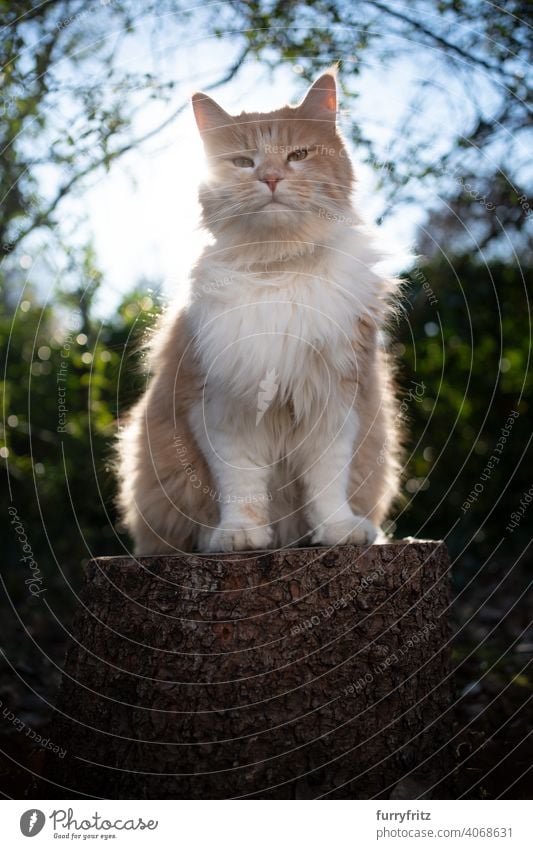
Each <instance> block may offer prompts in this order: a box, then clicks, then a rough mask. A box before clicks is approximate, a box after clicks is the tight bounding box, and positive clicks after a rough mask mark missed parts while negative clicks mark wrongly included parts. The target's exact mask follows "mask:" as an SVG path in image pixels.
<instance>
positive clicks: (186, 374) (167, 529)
mask: <svg viewBox="0 0 533 849" xmlns="http://www.w3.org/2000/svg"><path fill="white" fill-rule="evenodd" d="M193 108H194V114H195V117H196V122H197V124H198V128H199V130H200V134H201V137H202V140H203V143H204V146H205V150H206V154H207V157H208V162H209V167H210V173H209V177H208V178H207V180H206V182H205V183H204V184H203V185H202V186H201V188H200V201H201V205H202V209H203V224H204V226H205V227H206V228H207V229H208V230H209V231H210V232H211V234H212V236H213V237H214V238H213V243H212V244H211V245H210V246H209V247H208V248H206V250H205V251H204V253H203V255H202V256H201V258H200V260H199V261H198V263H197V265H196V267H195V268H194V269H193V271H192V274H191V292H190V298H189V303H188V305H187V306H186V307H185V308H184V309H183V308H182V309H181V310H172V309H170V310H169V311H168V312H167V313H166V315H165V316H164V318H163V320H162V321H161V323H160V325H159V327H158V328H157V330H156V332H155V335H154V338H153V341H152V343H151V346H150V357H149V366H150V373H151V378H150V383H149V386H148V389H147V391H146V393H145V395H144V396H143V397H142V398H141V400H140V401H139V403H138V404H137V405H136V406H135V407H134V408H133V410H132V411H131V412H130V414H129V416H128V419H127V422H126V424H125V427H124V428H123V429H122V430H121V432H120V436H119V457H120V459H119V466H120V468H119V473H120V495H119V503H120V509H121V513H122V516H123V520H124V522H125V524H126V525H127V527H128V529H129V530H130V532H131V534H132V536H133V539H134V541H135V549H136V552H137V553H139V554H154V553H160V552H172V551H182V550H183V551H191V550H200V551H232V550H236V549H261V548H268V547H272V546H276V545H298V544H303V543H304V542H306V541H309V540H310V541H311V543H312V544H318V545H335V544H337V543H370V542H373V541H374V540H375V539H376V536H377V534H378V530H379V526H380V524H381V522H382V521H383V519H384V518H385V516H386V514H387V511H388V510H389V508H390V504H391V501H392V499H393V498H394V497H395V495H396V493H397V487H398V469H399V466H398V459H397V454H398V446H397V435H396V434H397V430H396V428H395V426H394V421H393V418H394V409H393V407H394V402H393V394H392V389H391V380H390V375H389V367H388V365H387V362H386V355H385V352H384V350H383V348H382V342H381V336H382V334H381V331H382V328H383V326H384V324H385V323H386V321H387V319H388V317H389V315H390V311H391V307H390V305H389V300H388V298H389V296H390V294H391V293H392V290H393V289H394V288H395V285H396V284H395V281H391V280H389V279H385V278H384V277H382V276H380V275H379V274H378V273H376V271H375V268H374V267H375V265H376V263H377V262H378V261H379V260H380V259H381V258H382V257H381V255H380V253H379V252H378V251H376V249H375V247H374V246H373V243H372V240H371V237H370V235H369V234H368V232H367V231H366V230H365V228H363V227H362V225H361V222H360V219H359V218H358V216H357V214H356V213H355V212H354V209H353V207H352V201H351V195H352V188H353V181H354V175H353V170H352V165H351V163H350V160H349V157H348V154H347V150H346V147H345V145H344V142H343V140H342V138H341V136H340V134H339V132H338V130H337V128H336V111H337V98H336V80H335V72H334V71H329V72H327V73H326V74H324V75H323V76H321V77H320V78H319V79H318V80H317V81H316V82H315V83H314V85H313V86H312V87H311V88H310V89H309V91H308V93H307V95H306V97H305V98H304V100H303V101H302V102H301V103H300V104H299V105H298V106H295V107H292V106H285V107H283V108H282V109H279V110H276V111H274V112H269V113H244V112H243V113H242V114H241V115H238V116H236V117H235V116H230V115H228V114H227V113H226V112H225V111H224V110H223V109H222V108H221V107H220V106H218V105H217V104H216V103H215V102H214V101H213V100H212V99H211V98H209V97H207V96H206V95H204V94H201V93H199V94H195V95H194V96H193Z"/></svg>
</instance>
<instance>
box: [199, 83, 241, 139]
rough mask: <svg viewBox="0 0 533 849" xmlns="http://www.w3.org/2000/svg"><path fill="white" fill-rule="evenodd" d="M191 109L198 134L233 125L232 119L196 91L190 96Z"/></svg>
mask: <svg viewBox="0 0 533 849" xmlns="http://www.w3.org/2000/svg"><path fill="white" fill-rule="evenodd" d="M192 108H193V110H194V117H195V118H196V124H197V126H198V129H199V130H200V134H201V135H203V133H205V132H207V131H208V130H216V129H218V128H219V127H227V126H228V125H231V124H233V118H232V117H231V115H228V113H227V112H225V111H224V110H223V109H222V106H219V105H218V103H216V102H215V101H214V100H213V99H212V98H211V97H209V96H208V95H207V94H204V93H203V92H202V91H197V92H196V93H195V94H193V96H192Z"/></svg>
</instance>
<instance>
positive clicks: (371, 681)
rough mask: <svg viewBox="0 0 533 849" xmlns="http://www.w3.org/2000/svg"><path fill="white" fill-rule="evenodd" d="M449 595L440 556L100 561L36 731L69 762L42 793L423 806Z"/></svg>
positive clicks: (294, 553) (440, 750)
mask: <svg viewBox="0 0 533 849" xmlns="http://www.w3.org/2000/svg"><path fill="white" fill-rule="evenodd" d="M448 595H449V560H448V555H447V551H446V548H445V546H444V544H443V543H441V542H425V541H419V540H401V541H398V542H392V543H388V544H386V545H374V546H370V547H362V546H339V547H336V548H332V549H326V548H300V549H285V550H280V551H268V552H267V551H261V552H259V551H257V552H242V553H236V554H220V555H219V554H215V555H196V554H184V555H179V556H178V555H177V556H154V557H140V558H138V559H135V558H133V557H100V558H97V559H95V560H93V561H92V562H91V563H90V564H89V566H88V569H87V575H86V581H85V586H84V589H83V591H82V594H81V597H80V606H79V609H78V612H77V614H76V616H75V620H74V626H73V633H72V638H71V643H70V647H69V650H68V653H67V659H66V665H65V671H64V676H63V683H62V688H61V692H60V696H59V703H58V708H57V712H56V714H55V715H54V720H53V723H52V727H51V730H50V739H51V740H52V741H53V742H58V743H59V744H60V745H61V747H63V748H66V749H67V754H66V756H64V757H62V758H60V757H58V756H57V755H54V754H52V753H50V754H49V756H48V761H47V770H46V779H47V781H48V782H53V783H54V784H55V785H60V787H61V788H65V789H60V788H59V787H57V786H56V787H54V784H48V787H49V792H50V788H53V791H52V792H54V793H55V796H56V797H65V795H66V796H72V795H89V796H96V797H99V798H117V799H120V798H130V799H135V798H185V799H212V798H235V797H252V798H282V799H293V798H296V799H298V798H318V797H326V798H337V799H340V798H352V799H353V798H355V799H362V798H365V799H366V798H372V797H375V796H378V797H381V798H415V797H417V796H420V795H422V794H423V793H425V794H426V795H427V797H431V795H432V791H431V786H432V785H433V784H434V783H436V782H437V781H442V780H443V779H444V777H445V775H446V771H447V770H448V760H447V750H448V747H447V741H448V740H449V736H450V723H449V715H450V711H449V707H450V701H451V686H450V669H449V656H450V650H449V640H450V633H449V626H448V604H449V598H448ZM67 791H68V792H67ZM439 791H440V792H442V784H441V785H440V788H439Z"/></svg>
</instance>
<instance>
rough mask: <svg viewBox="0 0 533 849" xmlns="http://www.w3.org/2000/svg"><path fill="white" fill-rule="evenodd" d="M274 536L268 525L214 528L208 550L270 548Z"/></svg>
mask: <svg viewBox="0 0 533 849" xmlns="http://www.w3.org/2000/svg"><path fill="white" fill-rule="evenodd" d="M273 538H274V533H273V531H272V528H270V527H269V526H268V525H266V526H265V527H260V528H253V527H252V528H222V527H221V528H215V530H214V531H213V533H212V535H211V539H210V541H209V545H208V551H247V550H257V549H260V548H270V547H271V545H272V541H273Z"/></svg>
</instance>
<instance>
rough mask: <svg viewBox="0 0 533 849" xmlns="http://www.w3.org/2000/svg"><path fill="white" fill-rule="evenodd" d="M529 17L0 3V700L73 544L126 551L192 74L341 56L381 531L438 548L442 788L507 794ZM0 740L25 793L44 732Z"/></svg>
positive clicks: (526, 541) (68, 563) (250, 70)
mask: <svg viewBox="0 0 533 849" xmlns="http://www.w3.org/2000/svg"><path fill="white" fill-rule="evenodd" d="M532 25H533V8H532V6H531V3H530V2H528V0H523V2H520V1H519V0H508V2H506V3H505V4H503V5H501V6H496V5H494V4H492V3H489V2H485V0H442V2H438V0H435V2H433V0H414V1H413V2H389V0H360V2H358V3H356V4H355V3H353V2H348V0H346V2H344V0H323V2H322V0H321V1H320V2H306V3H301V2H297V0H296V2H291V3H287V2H275V0H270V2H262V0H260V2H252V0H247V1H246V2H244V1H243V2H240V1H239V0H237V2H222V3H209V2H208V3H203V4H200V5H198V7H194V6H191V5H190V4H187V3H182V2H180V0H159V2H140V0H131V2H129V0H124V1H123V0H93V2H86V1H85V0H84V1H83V2H74V0H69V1H68V2H67V0H45V2H26V0H19V2H17V3H12V2H9V1H8V0H0V29H1V38H0V40H1V44H0V55H1V62H0V148H1V155H0V156H1V158H0V192H1V199H2V200H1V204H2V206H1V216H0V250H1V262H0V339H1V348H2V357H3V377H2V379H3V390H4V391H3V398H4V402H3V403H4V406H3V417H2V423H1V427H2V434H1V437H2V441H1V443H0V444H1V446H2V447H1V448H0V456H1V457H2V460H3V463H4V464H5V486H4V487H3V488H2V495H1V498H2V506H1V510H0V521H1V522H2V524H3V530H2V582H3V598H2V626H3V627H2V637H1V648H2V654H1V657H0V664H1V669H0V702H1V704H0V713H1V712H2V709H3V708H2V706H5V705H9V706H10V710H12V711H14V712H15V714H16V715H17V716H19V717H21V718H22V721H23V722H25V723H26V724H27V725H28V726H30V727H32V728H35V729H40V728H45V727H46V723H47V722H48V720H49V716H50V711H51V709H52V706H53V703H54V696H55V692H56V688H57V683H58V680H59V679H58V676H59V668H60V665H61V662H62V657H63V652H64V646H65V643H66V639H67V635H68V633H69V627H70V622H71V618H72V614H73V612H74V610H75V608H76V605H77V604H78V601H77V594H78V591H79V588H80V586H81V582H82V578H83V568H84V564H86V563H87V561H88V559H89V558H90V557H91V556H94V555H103V554H109V555H111V554H120V553H124V552H127V551H128V550H129V545H130V542H129V540H128V538H127V535H126V534H125V533H124V529H123V528H121V526H120V524H119V523H118V520H117V516H116V513H115V510H114V506H113V496H114V481H113V476H112V474H111V471H110V468H109V464H110V454H111V445H112V441H113V436H114V434H115V432H116V427H117V421H118V420H119V417H120V416H121V415H123V414H124V412H125V410H126V409H127V408H128V407H129V406H130V404H131V403H132V402H133V401H134V400H135V399H136V397H137V396H138V394H139V392H140V391H142V388H143V384H144V380H145V378H144V376H143V373H142V368H140V366H142V362H141V360H142V356H141V354H140V353H139V343H140V341H141V340H142V339H143V336H144V334H145V332H146V329H147V328H148V327H149V326H150V325H151V324H152V323H153V321H154V318H155V316H156V314H157V313H158V311H159V310H161V309H162V308H164V305H165V303H167V302H168V300H169V299H173V298H180V297H184V295H185V292H186V279H187V273H188V269H189V268H190V265H191V263H192V262H193V261H194V258H195V256H197V255H198V253H199V251H200V250H201V248H202V245H203V244H204V236H203V235H202V233H201V232H200V231H199V230H198V228H197V216H198V206H197V200H196V186H197V183H198V181H199V180H200V179H201V176H202V170H203V167H204V166H203V155H202V149H201V146H200V142H199V139H198V137H197V133H196V129H195V127H194V124H193V119H192V115H191V110H190V108H189V96H190V94H191V93H192V92H193V91H194V90H196V89H202V90H204V91H209V92H210V93H211V94H212V95H213V96H214V97H215V98H217V99H218V100H219V101H220V102H221V103H222V105H223V106H224V107H225V108H226V109H227V110H228V111H230V112H231V111H234V112H240V111H241V110H242V109H254V110H268V109H271V108H275V107H277V106H279V105H281V104H282V103H284V102H286V101H287V100H290V101H291V102H296V101H297V100H298V99H299V97H301V95H302V94H303V92H304V91H305V89H306V87H307V85H308V83H309V81H310V80H312V79H313V77H314V76H315V75H316V74H317V73H319V72H320V71H323V70H324V69H325V68H326V67H327V66H328V65H330V64H331V63H332V62H334V61H339V62H340V81H341V85H342V100H341V104H340V105H341V114H340V117H339V121H340V125H341V127H342V130H343V132H344V134H345V136H346V138H347V140H348V142H349V146H350V149H351V152H352V156H353V160H354V163H355V168H356V173H357V176H358V188H357V204H358V207H359V209H360V211H361V213H362V214H363V215H364V216H365V217H366V218H367V220H369V221H370V222H374V223H375V224H376V225H377V226H378V227H379V228H380V231H381V233H382V237H383V239H384V241H386V242H387V244H389V245H390V247H391V251H392V252H394V254H395V257H396V258H395V259H394V260H391V264H392V265H393V266H394V268H395V270H396V271H397V272H398V273H400V274H401V275H402V277H404V279H405V285H404V289H403V299H402V304H401V311H400V314H399V316H398V319H397V321H396V323H395V324H394V325H393V326H391V328H390V348H391V351H392V353H393V354H394V355H395V357H396V358H397V360H398V397H399V399H400V401H401V421H400V420H399V421H398V424H399V425H400V424H401V425H402V426H403V425H406V426H407V432H408V440H407V452H406V466H405V474H404V479H403V498H402V500H401V501H400V502H399V503H398V505H397V508H396V513H395V515H394V516H393V517H392V518H391V521H390V523H389V525H388V527H387V530H388V532H389V533H390V534H394V535H395V536H400V537H402V536H407V535H409V536H416V537H422V538H440V539H444V540H446V542H447V544H448V547H449V550H450V553H451V556H452V563H453V580H454V593H455V602H454V608H453V611H454V622H455V630H456V642H455V653H454V662H455V664H456V672H455V676H456V684H457V699H458V700H457V705H456V708H455V716H456V736H455V737H454V740H453V743H452V745H453V747H454V752H455V755H456V761H457V776H456V777H457V781H458V787H459V790H458V792H459V793H460V794H462V795H464V796H465V797H471V798H496V797H497V796H499V795H503V796H506V797H509V798H527V797H528V793H529V794H530V791H531V786H532V782H531V773H530V772H529V769H530V766H531V763H532V760H533V759H532V753H533V751H532V746H531V738H530V734H531V730H532V728H533V722H532V719H531V716H532V714H531V710H528V707H529V708H530V699H531V694H532V683H531V681H532V679H531V676H530V673H529V664H530V662H531V658H532V656H533V633H532V631H531V598H530V597H529V603H528V594H527V593H528V589H529V588H530V580H531V579H530V564H531V547H530V543H531V528H532V527H533V507H532V506H530V505H531V502H533V465H532V462H531V450H530V443H531V435H532V428H531V383H532V380H531V366H530V354H531V314H530V298H529V294H530V291H531V266H532V250H531V241H530V236H531V220H532V214H531V207H532V205H533V201H532V200H531V188H532V184H533V169H532V164H531V157H530V151H531V143H532V135H533V134H532V130H531V104H530V100H528V98H529V94H528V82H529V81H530V80H528V76H529V78H531V66H530V61H531V52H532V42H531V35H530V33H531V27H532ZM409 251H411V252H414V253H415V254H416V259H415V260H414V262H411V263H410V264H409V265H408V264H407V260H406V259H405V257H406V255H407V253H408V252H409ZM13 511H15V512H13ZM21 528H22V531H21ZM21 537H22V539H23V540H24V542H23V544H21V542H20V538H21ZM23 558H26V559H25V560H24V559H23ZM28 579H33V580H34V584H33V589H31V587H30V584H29V583H28ZM528 629H529V630H528ZM0 747H1V749H2V756H1V757H2V760H1V764H0V779H1V783H2V786H3V787H4V792H5V793H6V794H7V795H10V796H17V795H18V794H20V795H23V794H24V793H28V792H29V791H28V787H29V786H31V781H32V780H33V777H34V775H35V774H38V772H39V765H40V763H41V760H42V754H43V752H42V749H39V747H38V746H37V747H35V746H32V744H31V741H29V740H28V739H25V738H24V735H21V734H20V733H17V731H16V729H15V728H14V727H13V723H12V722H10V721H8V720H6V719H5V717H3V716H0ZM29 795H30V796H31V792H29Z"/></svg>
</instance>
